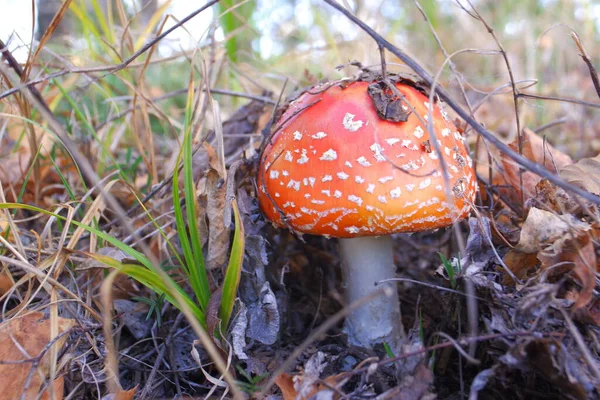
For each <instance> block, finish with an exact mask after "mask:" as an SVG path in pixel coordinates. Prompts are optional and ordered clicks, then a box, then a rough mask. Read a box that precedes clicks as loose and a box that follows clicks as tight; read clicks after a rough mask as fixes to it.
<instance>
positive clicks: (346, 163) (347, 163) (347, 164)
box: [344, 161, 352, 168]
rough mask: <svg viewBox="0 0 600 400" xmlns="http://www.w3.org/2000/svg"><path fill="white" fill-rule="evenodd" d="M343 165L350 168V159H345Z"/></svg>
mask: <svg viewBox="0 0 600 400" xmlns="http://www.w3.org/2000/svg"><path fill="white" fill-rule="evenodd" d="M344 165H345V166H346V167H348V168H352V163H351V162H350V161H346V162H345V163H344Z"/></svg>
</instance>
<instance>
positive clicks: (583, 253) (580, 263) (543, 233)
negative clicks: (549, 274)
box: [504, 208, 597, 308]
mask: <svg viewBox="0 0 600 400" xmlns="http://www.w3.org/2000/svg"><path fill="white" fill-rule="evenodd" d="M591 233H592V228H591V226H590V225H589V224H587V223H585V222H582V221H579V220H577V219H576V218H574V217H573V216H571V215H557V214H554V213H551V212H549V211H544V210H540V209H538V208H531V209H530V210H529V214H528V215H527V219H526V220H525V223H524V224H523V227H522V229H521V236H520V239H519V243H518V244H517V246H515V248H514V249H513V250H511V251H510V252H508V253H507V254H506V256H505V257H504V262H505V263H506V265H507V266H508V268H510V270H511V271H512V272H513V273H514V274H515V275H516V276H517V277H519V278H521V277H523V276H525V274H526V273H527V272H528V271H529V270H530V269H532V268H534V267H535V266H536V265H537V262H535V260H534V259H533V257H536V258H537V259H538V260H539V261H541V263H542V264H541V268H542V270H543V269H546V268H549V267H552V266H554V265H557V264H558V263H563V264H565V269H566V270H567V271H570V270H573V272H574V273H575V275H576V276H577V278H578V279H579V280H580V282H581V285H582V287H583V288H582V290H581V292H580V293H579V297H578V298H577V301H576V302H575V308H580V307H583V306H585V305H587V304H588V303H589V302H590V300H591V299H592V294H593V290H594V287H595V284H596V278H595V272H596V270H597V265H596V264H597V261H596V254H595V251H594V246H593V242H592V241H591V240H590V234H591ZM562 271H564V269H563V270H556V271H553V272H554V273H555V274H556V273H561V272H562Z"/></svg>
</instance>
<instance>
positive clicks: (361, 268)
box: [340, 236, 404, 350]
mask: <svg viewBox="0 0 600 400" xmlns="http://www.w3.org/2000/svg"><path fill="white" fill-rule="evenodd" d="M340 253H341V257H342V269H343V272H344V282H345V285H346V300H347V302H348V304H350V303H352V302H354V301H357V300H359V299H361V298H363V297H365V296H368V295H370V294H371V293H373V292H374V291H376V290H378V289H379V286H375V283H376V282H378V281H382V280H384V279H390V278H395V276H396V267H395V266H394V248H393V240H392V238H391V237H390V236H381V237H372V236H367V237H356V238H349V239H340ZM383 285H389V286H390V287H391V288H392V289H393V290H391V291H390V292H391V296H386V295H383V294H382V295H380V296H378V297H376V298H374V299H372V300H370V301H369V302H367V303H365V304H363V305H361V306H360V307H358V308H357V309H355V310H354V311H353V312H352V313H351V314H350V315H349V316H348V318H346V324H345V328H344V329H345V331H346V333H347V334H348V340H349V342H350V343H351V344H353V345H358V346H363V347H366V348H372V347H373V345H375V344H377V343H387V344H388V345H389V346H390V347H391V348H392V350H398V349H399V346H400V344H401V340H402V338H403V336H404V329H403V327H402V319H401V314H400V301H399V299H398V291H397V288H396V283H395V282H386V283H384V284H383Z"/></svg>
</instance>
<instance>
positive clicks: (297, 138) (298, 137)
mask: <svg viewBox="0 0 600 400" xmlns="http://www.w3.org/2000/svg"><path fill="white" fill-rule="evenodd" d="M293 135H294V140H302V134H301V133H300V132H299V131H296V132H294V133H293Z"/></svg>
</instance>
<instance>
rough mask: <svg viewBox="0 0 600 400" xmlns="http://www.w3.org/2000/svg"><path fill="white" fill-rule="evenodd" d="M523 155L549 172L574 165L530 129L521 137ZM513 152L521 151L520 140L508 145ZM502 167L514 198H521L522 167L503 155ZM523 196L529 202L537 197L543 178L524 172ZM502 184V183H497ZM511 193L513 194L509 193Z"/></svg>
mask: <svg viewBox="0 0 600 400" xmlns="http://www.w3.org/2000/svg"><path fill="white" fill-rule="evenodd" d="M521 144H522V154H523V156H524V157H526V158H527V159H529V160H531V161H534V162H536V163H538V164H541V165H543V166H544V167H545V168H546V169H547V170H548V171H551V172H557V171H560V170H561V169H563V168H564V167H565V166H567V165H569V164H572V163H573V160H572V159H571V157H569V156H568V155H567V154H564V153H562V152H561V151H559V150H557V149H556V148H554V147H553V146H552V145H550V144H549V143H548V142H547V141H546V140H545V138H542V137H540V136H538V135H537V134H536V133H535V132H533V131H532V130H531V129H529V128H524V129H523V131H522V135H521ZM508 146H509V147H510V148H511V149H512V150H515V151H519V138H518V137H517V138H515V140H514V141H513V142H511V143H509V145H508ZM500 157H501V160H502V166H503V167H504V172H505V175H504V178H505V179H506V182H507V183H508V184H509V185H510V186H512V188H513V189H514V192H512V196H511V197H513V198H514V196H517V197H516V198H519V197H520V195H521V178H520V176H519V170H520V168H521V167H520V165H518V164H517V163H515V162H514V161H513V160H512V159H510V158H509V157H508V156H507V155H505V154H503V153H502V154H501V156H500ZM521 175H522V179H523V195H524V198H525V200H528V199H530V198H532V197H534V196H535V194H536V190H535V187H536V185H537V184H538V183H539V182H540V181H541V180H542V178H541V177H540V176H539V175H537V174H535V173H533V172H529V171H523V173H522V174H521ZM495 183H498V184H502V182H495ZM509 193H511V192H509Z"/></svg>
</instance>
